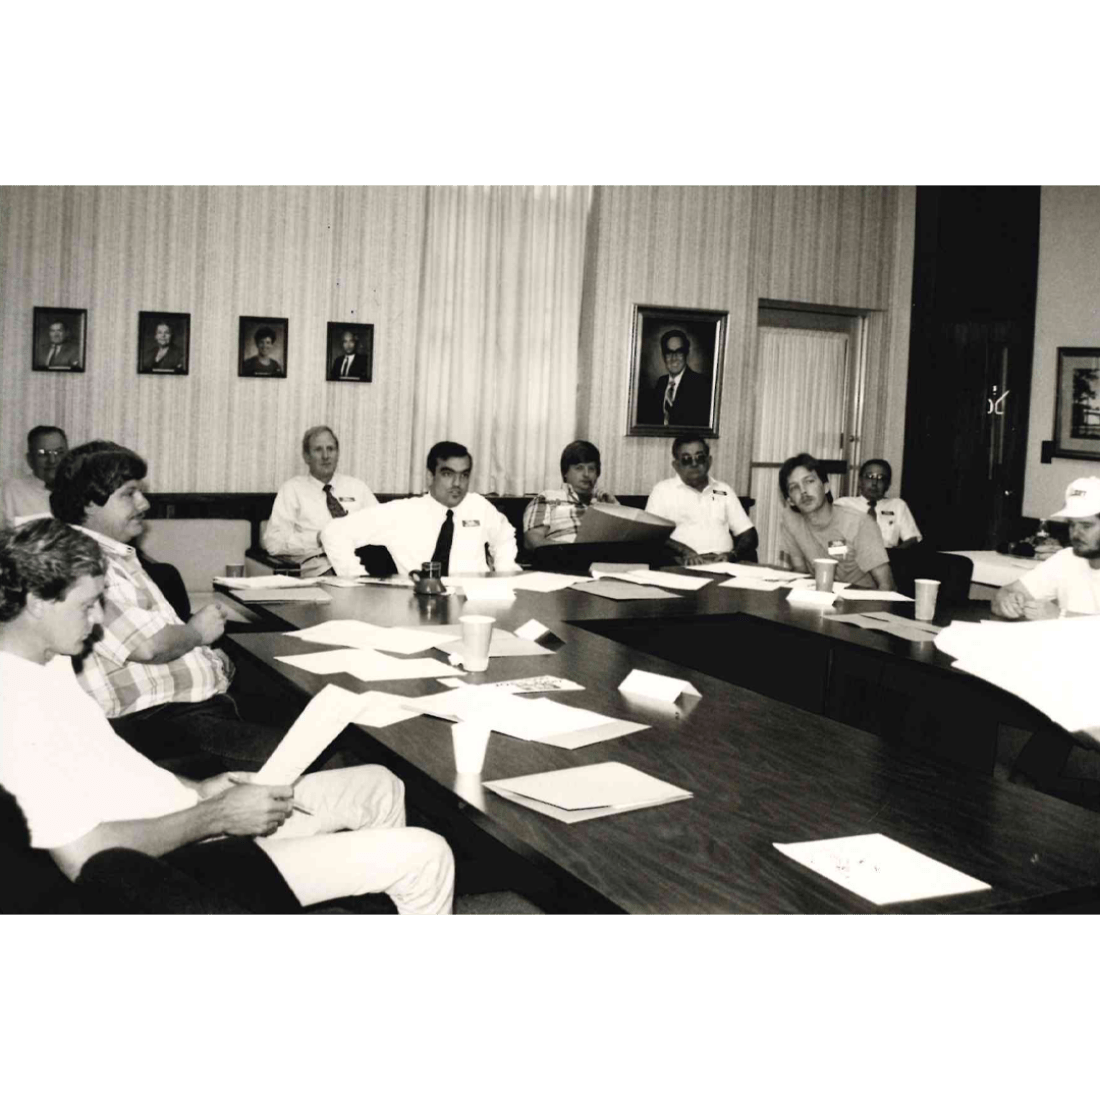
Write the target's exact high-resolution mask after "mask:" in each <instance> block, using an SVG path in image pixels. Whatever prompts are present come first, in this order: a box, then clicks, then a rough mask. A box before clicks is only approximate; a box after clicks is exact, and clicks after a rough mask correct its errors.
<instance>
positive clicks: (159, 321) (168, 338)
mask: <svg viewBox="0 0 1100 1100" xmlns="http://www.w3.org/2000/svg"><path fill="white" fill-rule="evenodd" d="M190 359H191V314H190V313H163V312H160V313H152V312H148V313H147V312H145V311H142V312H141V313H139V314H138V359H137V370H138V374H187V372H188V369H189V363H190Z"/></svg>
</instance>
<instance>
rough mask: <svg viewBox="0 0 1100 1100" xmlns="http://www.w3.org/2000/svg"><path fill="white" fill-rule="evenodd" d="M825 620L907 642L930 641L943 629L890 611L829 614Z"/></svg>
mask: <svg viewBox="0 0 1100 1100" xmlns="http://www.w3.org/2000/svg"><path fill="white" fill-rule="evenodd" d="M825 621H826V622H830V623H846V624H848V625H849V626H860V627H863V629H864V630H881V631H882V632H883V633H884V634H893V635H894V636H895V637H897V638H904V639H905V640H906V641H907V642H930V641H932V639H933V638H935V636H936V635H937V634H938V633H939V632H940V631H941V630H942V629H943V627H940V626H934V625H933V624H932V623H924V622H917V621H916V620H914V619H905V618H902V616H901V615H895V614H893V613H892V612H890V611H853V612H850V613H849V614H847V615H830V616H829V617H828V618H827V619H826V620H825Z"/></svg>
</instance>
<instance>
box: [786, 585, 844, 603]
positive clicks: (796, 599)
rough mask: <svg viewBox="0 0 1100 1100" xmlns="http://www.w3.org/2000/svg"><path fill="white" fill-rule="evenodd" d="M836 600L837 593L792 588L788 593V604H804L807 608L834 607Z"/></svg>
mask: <svg viewBox="0 0 1100 1100" xmlns="http://www.w3.org/2000/svg"><path fill="white" fill-rule="evenodd" d="M836 599H837V593H835V592H817V591H815V590H813V589H806V588H792V589H791V590H790V592H788V593H787V602H788V603H793V604H802V605H803V606H805V607H832V606H833V604H834V603H835V602H836Z"/></svg>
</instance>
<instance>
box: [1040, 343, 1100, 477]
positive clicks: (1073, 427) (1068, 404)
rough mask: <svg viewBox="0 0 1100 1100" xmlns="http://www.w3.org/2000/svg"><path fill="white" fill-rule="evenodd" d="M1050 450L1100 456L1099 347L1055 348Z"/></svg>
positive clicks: (1070, 455) (1059, 454)
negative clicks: (1052, 427) (1056, 383)
mask: <svg viewBox="0 0 1100 1100" xmlns="http://www.w3.org/2000/svg"><path fill="white" fill-rule="evenodd" d="M1051 453H1052V454H1053V456H1054V457H1055V458H1094V459H1097V460H1100V348H1059V349H1058V390H1057V399H1056V400H1055V403H1054V449H1053V451H1052V452H1051Z"/></svg>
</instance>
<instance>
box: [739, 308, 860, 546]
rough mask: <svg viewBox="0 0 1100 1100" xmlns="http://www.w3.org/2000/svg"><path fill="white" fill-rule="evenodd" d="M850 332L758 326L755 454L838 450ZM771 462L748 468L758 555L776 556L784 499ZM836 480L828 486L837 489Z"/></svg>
mask: <svg viewBox="0 0 1100 1100" xmlns="http://www.w3.org/2000/svg"><path fill="white" fill-rule="evenodd" d="M847 364H848V336H847V335H846V334H845V333H842V332H820V331H817V330H808V329H789V328H761V329H760V340H759V345H758V352H757V372H756V394H757V397H756V413H755V426H754V431H753V462H754V463H755V462H769V463H776V462H783V461H785V460H786V459H788V458H789V457H790V456H791V455H793V454H798V453H799V452H800V451H808V452H809V453H810V454H812V455H813V456H814V457H815V458H834V459H835V458H841V457H842V456H843V453H844V448H843V444H842V442H841V436H842V432H843V431H844V428H845V410H846V408H847V406H848V370H847ZM777 477H778V471H777V470H776V469H775V468H774V467H765V468H763V469H756V468H754V469H753V473H752V490H751V492H752V495H753V497H755V498H756V506H755V508H754V513H755V517H754V518H755V523H756V527H757V530H758V532H759V534H760V551H759V556H760V560H761V561H764V562H776V561H778V560H779V513H780V509H781V508H783V507H786V505H785V503H784V502H783V500H782V498H781V497H780V494H779V483H778V480H777ZM838 489H839V486H836V485H834V486H833V492H834V495H839V493H838Z"/></svg>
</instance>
